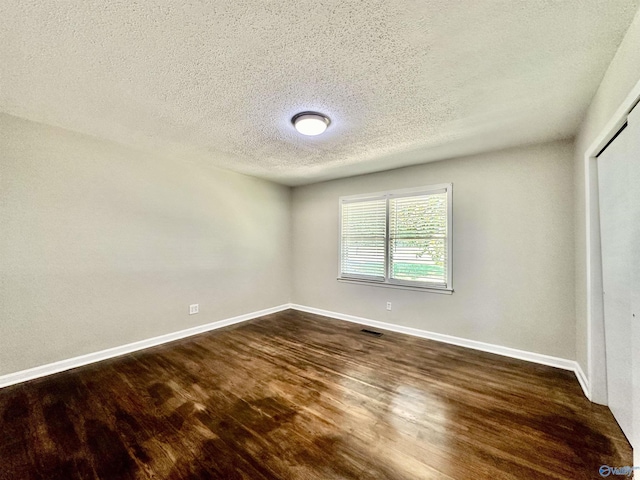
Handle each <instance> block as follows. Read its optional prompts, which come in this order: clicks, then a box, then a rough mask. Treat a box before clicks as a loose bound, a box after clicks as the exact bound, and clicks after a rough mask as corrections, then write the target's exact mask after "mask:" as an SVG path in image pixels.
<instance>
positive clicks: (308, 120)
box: [291, 112, 331, 136]
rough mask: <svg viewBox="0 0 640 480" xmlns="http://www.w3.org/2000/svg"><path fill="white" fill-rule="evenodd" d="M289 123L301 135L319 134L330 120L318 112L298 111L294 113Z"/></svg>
mask: <svg viewBox="0 0 640 480" xmlns="http://www.w3.org/2000/svg"><path fill="white" fill-rule="evenodd" d="M291 123H293V126H294V127H296V130H297V131H298V132H300V133H301V134H302V135H310V136H311V135H320V134H321V133H323V132H324V131H325V130H326V129H327V127H328V126H329V124H330V123H331V120H329V117H325V116H324V115H322V114H321V113H318V112H300V113H298V114H297V115H294V116H293V118H292V119H291Z"/></svg>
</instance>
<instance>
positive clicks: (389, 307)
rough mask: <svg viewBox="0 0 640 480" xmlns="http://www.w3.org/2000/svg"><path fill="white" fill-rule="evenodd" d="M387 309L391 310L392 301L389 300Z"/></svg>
mask: <svg viewBox="0 0 640 480" xmlns="http://www.w3.org/2000/svg"><path fill="white" fill-rule="evenodd" d="M387 310H391V302H387Z"/></svg>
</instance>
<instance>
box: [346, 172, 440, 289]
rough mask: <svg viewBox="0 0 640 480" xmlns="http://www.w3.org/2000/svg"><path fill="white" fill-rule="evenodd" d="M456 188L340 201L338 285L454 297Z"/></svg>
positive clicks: (372, 195)
mask: <svg viewBox="0 0 640 480" xmlns="http://www.w3.org/2000/svg"><path fill="white" fill-rule="evenodd" d="M451 190H452V185H451V184H443V185H433V186H430V187H422V188H419V189H409V190H395V191H392V192H383V193H376V194H371V195H357V196H351V197H342V198H341V199H340V273H339V277H338V279H339V280H346V281H356V282H371V283H374V284H380V285H386V286H398V287H402V286H404V287H409V288H421V289H431V290H441V291H449V292H450V291H453V288H452V286H451V197H452V192H451Z"/></svg>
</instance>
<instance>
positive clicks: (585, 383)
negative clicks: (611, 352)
mask: <svg viewBox="0 0 640 480" xmlns="http://www.w3.org/2000/svg"><path fill="white" fill-rule="evenodd" d="M575 363H576V368H575V370H574V372H575V374H576V378H577V379H578V383H579V384H580V386H581V387H582V391H583V392H584V396H585V397H587V398H588V399H589V400H591V389H590V388H589V379H588V378H587V376H586V375H585V374H584V370H582V367H581V366H580V364H579V363H578V362H575Z"/></svg>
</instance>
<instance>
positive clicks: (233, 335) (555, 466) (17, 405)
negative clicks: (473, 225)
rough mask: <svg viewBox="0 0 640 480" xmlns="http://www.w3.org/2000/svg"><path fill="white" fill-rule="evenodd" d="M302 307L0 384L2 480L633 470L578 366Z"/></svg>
mask: <svg viewBox="0 0 640 480" xmlns="http://www.w3.org/2000/svg"><path fill="white" fill-rule="evenodd" d="M360 328H362V327H360V326H358V325H355V324H350V323H346V322H340V321H336V320H331V319H328V318H325V317H319V316H316V315H310V314H304V313H300V312H297V311H292V310H289V311H286V312H282V313H277V314H274V315H270V316H266V317H263V318H260V319H257V320H254V321H251V322H247V323H244V324H241V325H239V326H236V327H231V328H228V329H224V330H218V331H214V332H211V333H206V334H202V335H198V336H196V337H191V338H188V339H185V340H181V341H178V342H174V343H172V344H168V345H165V346H161V347H155V348H152V349H149V350H145V351H143V352H138V353H135V354H132V355H127V356H124V357H120V358H117V359H113V360H109V361H105V362H102V363H99V364H94V365H91V366H87V367H83V368H79V369H76V370H73V371H69V372H65V373H61V374H58V375H55V376H51V377H47V378H44V379H39V380H35V381H32V382H28V383H25V384H21V385H16V386H13V387H9V388H5V389H2V390H0V421H1V422H2V423H1V431H0V478H1V479H3V480H4V479H10V480H17V479H64V480H71V479H90V478H101V479H120V478H123V479H134V478H135V479H147V478H155V479H164V478H167V479H199V478H201V479H212V478H224V479H276V478H277V479H421V478H433V479H445V480H446V479H484V478H487V479H529V478H531V479H535V478H541V479H542V478H544V479H567V478H580V479H582V478H600V476H599V474H598V468H599V467H600V465H602V464H607V465H611V466H623V465H632V455H631V449H630V447H629V444H628V443H627V441H626V440H625V438H624V437H623V435H622V433H621V431H620V429H619V428H618V426H617V424H616V422H615V420H614V419H613V417H612V415H611V413H610V412H609V410H608V409H607V408H605V407H601V406H598V405H593V404H591V403H590V402H589V401H588V400H587V399H586V398H585V397H584V396H583V394H582V391H581V389H580V386H579V385H578V382H577V381H576V379H575V377H574V375H573V373H570V372H565V371H562V370H557V369H554V368H550V367H544V366H540V365H535V364H530V363H526V362H522V361H518V360H512V359H508V358H504V357H499V356H495V355H491V354H486V353H481V352H475V351H473V350H467V349H464V348H459V347H455V346H450V345H445V344H441V343H437V342H432V341H429V340H423V339H419V338H414V337H410V336H403V335H400V334H396V333H391V332H385V333H384V335H383V336H381V337H378V338H376V337H372V336H368V335H366V334H363V333H361V332H360Z"/></svg>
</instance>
